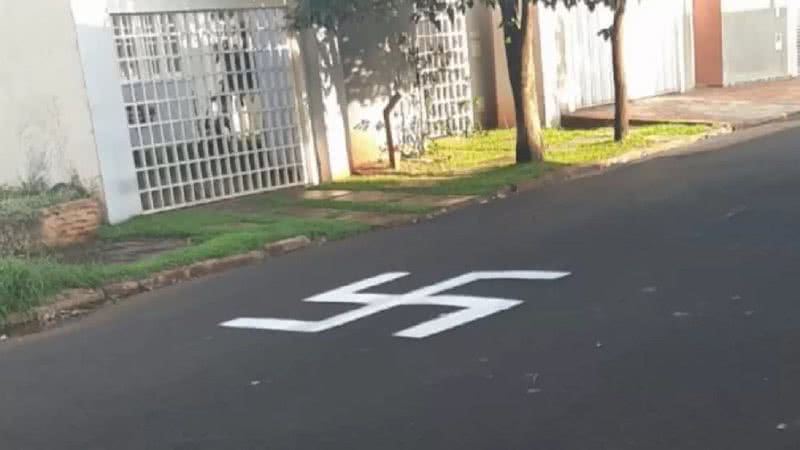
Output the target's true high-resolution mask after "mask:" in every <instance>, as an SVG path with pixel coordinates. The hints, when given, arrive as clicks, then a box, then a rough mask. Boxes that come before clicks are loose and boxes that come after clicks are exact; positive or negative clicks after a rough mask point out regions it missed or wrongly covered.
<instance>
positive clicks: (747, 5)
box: [721, 0, 796, 85]
mask: <svg viewBox="0 0 800 450" xmlns="http://www.w3.org/2000/svg"><path fill="white" fill-rule="evenodd" d="M788 6H789V5H788V1H787V0H722V4H721V8H722V55H723V57H722V60H723V78H724V83H725V85H732V84H737V83H742V82H748V81H756V80H764V79H770V78H782V77H787V76H790V75H791V74H792V72H793V70H796V69H793V68H790V64H789V58H790V50H789V46H791V45H795V43H794V42H793V41H791V40H790V39H791V36H793V35H794V32H793V31H792V30H790V23H791V22H792V21H790V20H789V18H788V12H789V8H788ZM795 31H796V30H795Z"/></svg>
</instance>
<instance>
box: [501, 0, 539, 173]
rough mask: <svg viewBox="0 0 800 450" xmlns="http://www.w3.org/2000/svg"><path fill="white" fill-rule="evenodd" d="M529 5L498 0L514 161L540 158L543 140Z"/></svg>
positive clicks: (531, 7) (523, 0) (525, 2)
mask: <svg viewBox="0 0 800 450" xmlns="http://www.w3.org/2000/svg"><path fill="white" fill-rule="evenodd" d="M533 8H534V6H533V2H528V1H527V0H522V1H521V2H520V1H517V0H501V2H500V11H501V13H502V16H503V31H504V35H505V44H506V59H507V62H508V76H509V79H510V81H511V92H512V94H513V96H514V115H515V117H516V122H517V148H516V156H517V163H525V162H530V161H541V160H542V159H543V158H544V140H543V139H542V125H541V122H540V119H539V101H538V93H537V91H536V59H535V53H534V49H535V48H534V45H536V36H534V31H535V29H534V27H533V25H534V24H533V22H532V21H531V15H532V12H533V11H532V9H533ZM520 9H521V10H520Z"/></svg>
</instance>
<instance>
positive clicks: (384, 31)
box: [338, 9, 411, 167]
mask: <svg viewBox="0 0 800 450" xmlns="http://www.w3.org/2000/svg"><path fill="white" fill-rule="evenodd" d="M410 13H411V11H410V9H409V10H407V11H402V12H400V13H399V14H398V15H397V17H376V18H370V20H368V21H362V22H357V23H347V24H345V25H344V26H342V27H341V28H340V30H339V36H338V37H339V44H340V48H341V55H342V64H343V68H344V82H345V90H346V97H347V116H348V123H349V134H350V144H351V147H350V153H351V158H352V161H353V165H354V166H355V167H363V166H365V165H371V164H374V163H375V162H376V161H379V160H386V158H387V156H386V154H385V151H384V149H385V145H386V139H385V131H384V128H383V109H384V108H385V107H386V105H387V104H388V103H389V98H390V97H391V95H392V92H393V91H392V89H393V86H394V85H395V81H396V78H397V77H401V79H402V80H403V82H404V83H410V80H408V79H407V73H408V71H409V68H408V65H407V64H406V62H405V60H404V58H403V54H402V53H401V51H400V49H399V48H398V46H397V45H396V44H397V37H398V36H399V35H400V34H402V33H409V32H410V31H411V25H410V24H409V20H408V17H409V15H410Z"/></svg>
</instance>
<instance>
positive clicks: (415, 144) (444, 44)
mask: <svg viewBox="0 0 800 450" xmlns="http://www.w3.org/2000/svg"><path fill="white" fill-rule="evenodd" d="M467 39H468V35H467V24H466V18H465V17H464V16H463V15H457V16H455V17H454V18H453V20H451V19H450V18H448V17H442V19H441V20H440V21H439V23H438V26H437V25H435V24H434V23H433V22H430V21H429V20H427V19H423V20H421V21H420V22H419V23H417V24H416V26H415V28H414V45H415V48H416V51H417V52H418V53H417V54H416V61H413V64H416V66H417V67H416V72H415V73H414V74H412V76H414V77H416V82H415V84H414V86H413V89H411V91H410V92H408V93H407V95H405V96H404V97H403V99H402V101H401V102H400V104H399V105H398V107H397V108H396V109H395V114H394V119H395V120H394V121H393V122H392V131H393V133H394V136H396V137H397V139H398V142H396V144H399V145H400V146H401V148H406V149H417V150H419V149H421V148H422V147H423V146H424V143H425V140H426V139H430V138H438V137H443V136H449V135H454V134H464V133H468V132H470V131H471V130H472V129H473V123H474V112H473V109H474V108H473V100H472V87H471V81H470V80H471V78H470V77H471V74H470V58H469V47H468V40H467Z"/></svg>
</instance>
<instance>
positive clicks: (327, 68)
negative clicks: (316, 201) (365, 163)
mask: <svg viewBox="0 0 800 450" xmlns="http://www.w3.org/2000/svg"><path fill="white" fill-rule="evenodd" d="M300 44H301V45H300V53H301V57H302V62H303V65H304V79H305V82H304V83H303V85H304V86H305V87H306V89H305V94H304V95H306V96H307V98H308V108H309V111H310V119H311V127H312V129H313V136H314V141H315V143H316V147H317V152H318V155H319V158H318V159H319V163H318V167H319V169H318V171H319V177H320V178H321V180H322V181H330V180H336V179H341V178H345V177H348V176H350V157H349V147H350V144H349V136H348V133H347V129H348V127H347V116H346V112H345V107H346V97H345V92H344V91H345V84H344V72H343V69H342V61H341V56H340V53H339V42H338V39H337V37H336V36H335V35H334V34H333V33H330V32H328V30H326V29H325V28H317V29H314V30H308V31H306V32H305V33H303V36H302V37H301V39H300ZM311 164H314V162H312V163H311Z"/></svg>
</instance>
